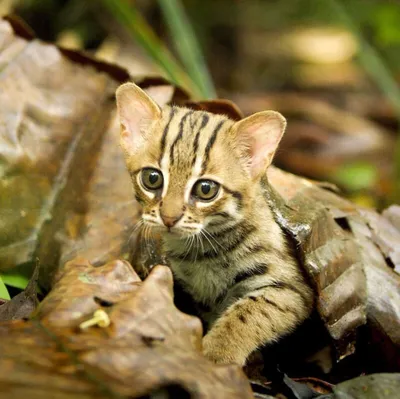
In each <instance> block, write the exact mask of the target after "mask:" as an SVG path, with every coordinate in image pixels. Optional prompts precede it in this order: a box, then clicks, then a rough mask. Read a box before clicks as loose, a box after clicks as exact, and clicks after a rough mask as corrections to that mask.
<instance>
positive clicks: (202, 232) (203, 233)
mask: <svg viewBox="0 0 400 399" xmlns="http://www.w3.org/2000/svg"><path fill="white" fill-rule="evenodd" d="M200 233H201V234H202V235H203V236H204V238H205V239H206V240H207V241H208V242H209V244H210V245H211V248H212V249H213V250H214V252H215V253H216V254H217V253H218V251H217V249H216V248H215V247H214V245H213V244H212V242H211V241H210V239H209V238H208V237H207V235H206V233H205V232H204V231H203V230H200Z"/></svg>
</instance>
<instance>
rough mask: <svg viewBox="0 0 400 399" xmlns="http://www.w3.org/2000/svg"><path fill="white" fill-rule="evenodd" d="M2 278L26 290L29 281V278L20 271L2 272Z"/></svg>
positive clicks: (7, 282)
mask: <svg viewBox="0 0 400 399" xmlns="http://www.w3.org/2000/svg"><path fill="white" fill-rule="evenodd" d="M0 278H1V279H2V280H3V283H4V284H6V285H8V286H10V287H14V288H19V289H21V290H24V289H25V288H26V286H27V285H28V283H29V278H28V277H26V276H24V275H23V274H21V273H18V272H14V273H7V274H1V275H0Z"/></svg>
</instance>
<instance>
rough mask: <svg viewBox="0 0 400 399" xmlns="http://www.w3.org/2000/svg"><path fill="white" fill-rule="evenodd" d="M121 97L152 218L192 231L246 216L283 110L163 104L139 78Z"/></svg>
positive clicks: (125, 143) (139, 193) (127, 137)
mask: <svg viewBox="0 0 400 399" xmlns="http://www.w3.org/2000/svg"><path fill="white" fill-rule="evenodd" d="M116 96H117V106H118V114H119V118H120V123H121V146H122V149H123V151H124V154H125V159H126V164H127V167H128V170H129V172H130V174H131V177H132V182H133V187H134V192H135V197H136V199H137V201H138V202H139V203H140V205H141V206H142V220H143V222H144V223H145V224H148V225H151V226H152V227H154V228H160V229H161V230H163V231H165V232H169V233H171V234H176V235H179V236H182V237H188V236H192V235H195V234H198V233H200V232H201V231H202V230H206V231H209V232H210V231H215V230H218V228H221V226H228V225H229V224H232V225H233V224H235V223H237V222H238V221H239V220H241V219H243V218H245V217H246V211H247V209H248V207H249V206H251V203H252V200H253V199H254V195H255V192H256V189H257V187H258V186H259V185H258V182H259V181H260V179H261V177H262V175H263V174H264V173H265V171H266V169H267V167H268V166H269V165H270V164H271V162H272V158H273V156H274V153H275V151H276V149H277V147H278V144H279V141H280V139H281V137H282V135H283V133H284V130H285V126H286V121H285V119H284V118H283V116H282V115H281V114H279V113H278V112H274V111H263V112H259V113H256V114H254V115H252V116H249V117H247V118H245V119H242V120H241V121H238V122H234V121H232V120H230V119H228V118H227V117H225V116H222V115H215V114H210V113H207V112H204V111H194V110H191V109H187V108H183V107H176V106H171V107H169V106H167V107H164V108H163V109H161V108H160V107H159V106H158V105H157V103H156V102H155V101H154V100H153V99H152V98H150V97H149V96H148V95H147V94H146V93H145V92H144V91H143V90H141V89H140V88H139V87H138V86H136V85H134V84H132V83H126V84H124V85H122V86H120V87H119V88H118V90H117V93H116Z"/></svg>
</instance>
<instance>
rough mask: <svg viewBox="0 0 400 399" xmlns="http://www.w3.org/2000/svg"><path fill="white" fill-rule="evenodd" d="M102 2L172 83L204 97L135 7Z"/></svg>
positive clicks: (122, 1) (120, 0)
mask: <svg viewBox="0 0 400 399" xmlns="http://www.w3.org/2000/svg"><path fill="white" fill-rule="evenodd" d="M102 2H103V4H104V5H105V6H106V7H107V8H108V9H109V10H110V12H111V13H112V14H113V15H114V17H115V18H116V19H117V20H118V21H119V22H120V23H121V24H122V25H124V26H125V27H126V29H127V30H128V32H129V33H130V34H131V36H132V37H133V38H134V39H135V40H136V41H137V42H138V44H139V45H140V46H141V47H142V48H143V49H144V50H145V51H146V52H147V54H148V55H149V56H150V57H151V58H152V59H153V60H154V61H155V62H156V63H157V64H158V65H159V66H160V67H161V68H162V69H163V70H164V72H165V74H166V76H167V77H168V78H169V79H170V80H171V81H172V83H174V84H176V85H179V86H182V87H183V88H184V89H186V90H187V91H189V92H190V93H191V94H192V95H193V96H195V97H202V93H201V91H200V89H199V88H198V87H197V85H196V84H194V82H193V81H192V80H191V78H190V77H189V76H188V75H187V73H186V72H185V71H184V70H183V68H182V67H181V66H180V65H179V64H178V62H177V61H176V60H175V58H174V57H173V55H172V54H171V53H170V51H169V50H168V48H167V47H166V46H165V45H164V44H163V43H162V41H161V40H160V39H159V38H158V37H157V35H156V34H155V33H154V31H153V30H152V28H151V26H150V25H149V24H148V23H147V22H146V20H145V19H144V18H143V17H142V15H141V14H140V13H139V11H138V10H137V9H136V8H135V7H134V6H131V5H129V4H128V3H127V2H126V0H102Z"/></svg>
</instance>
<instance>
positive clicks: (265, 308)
mask: <svg viewBox="0 0 400 399" xmlns="http://www.w3.org/2000/svg"><path fill="white" fill-rule="evenodd" d="M311 303H312V294H311V292H310V291H308V290H307V288H306V290H305V292H304V293H302V292H300V291H299V290H298V289H297V288H296V287H293V286H291V285H290V284H286V285H284V284H279V285H276V286H269V287H266V288H263V289H258V290H256V291H254V292H251V293H249V294H247V295H246V296H245V297H243V298H241V299H239V300H238V301H236V302H235V303H233V304H232V305H231V306H230V307H228V308H227V309H226V310H225V312H224V313H222V315H221V316H220V317H219V318H218V319H217V320H216V321H215V323H214V325H213V326H212V327H211V329H210V331H209V332H208V333H207V334H206V335H205V337H204V338H203V353H204V354H205V356H206V357H208V358H209V359H210V360H213V361H214V362H216V363H224V364H226V363H236V364H239V365H244V364H245V363H246V359H247V358H248V356H249V355H250V354H251V353H252V352H253V351H254V350H255V349H257V348H259V347H261V346H263V345H265V344H268V343H272V342H274V341H277V340H278V339H279V338H281V337H282V336H284V335H286V334H288V333H290V332H291V331H293V330H294V329H295V328H296V327H297V326H298V325H299V324H300V323H301V322H302V321H303V320H304V319H305V318H306V317H308V315H309V314H310V312H311V307H312V305H311Z"/></svg>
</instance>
